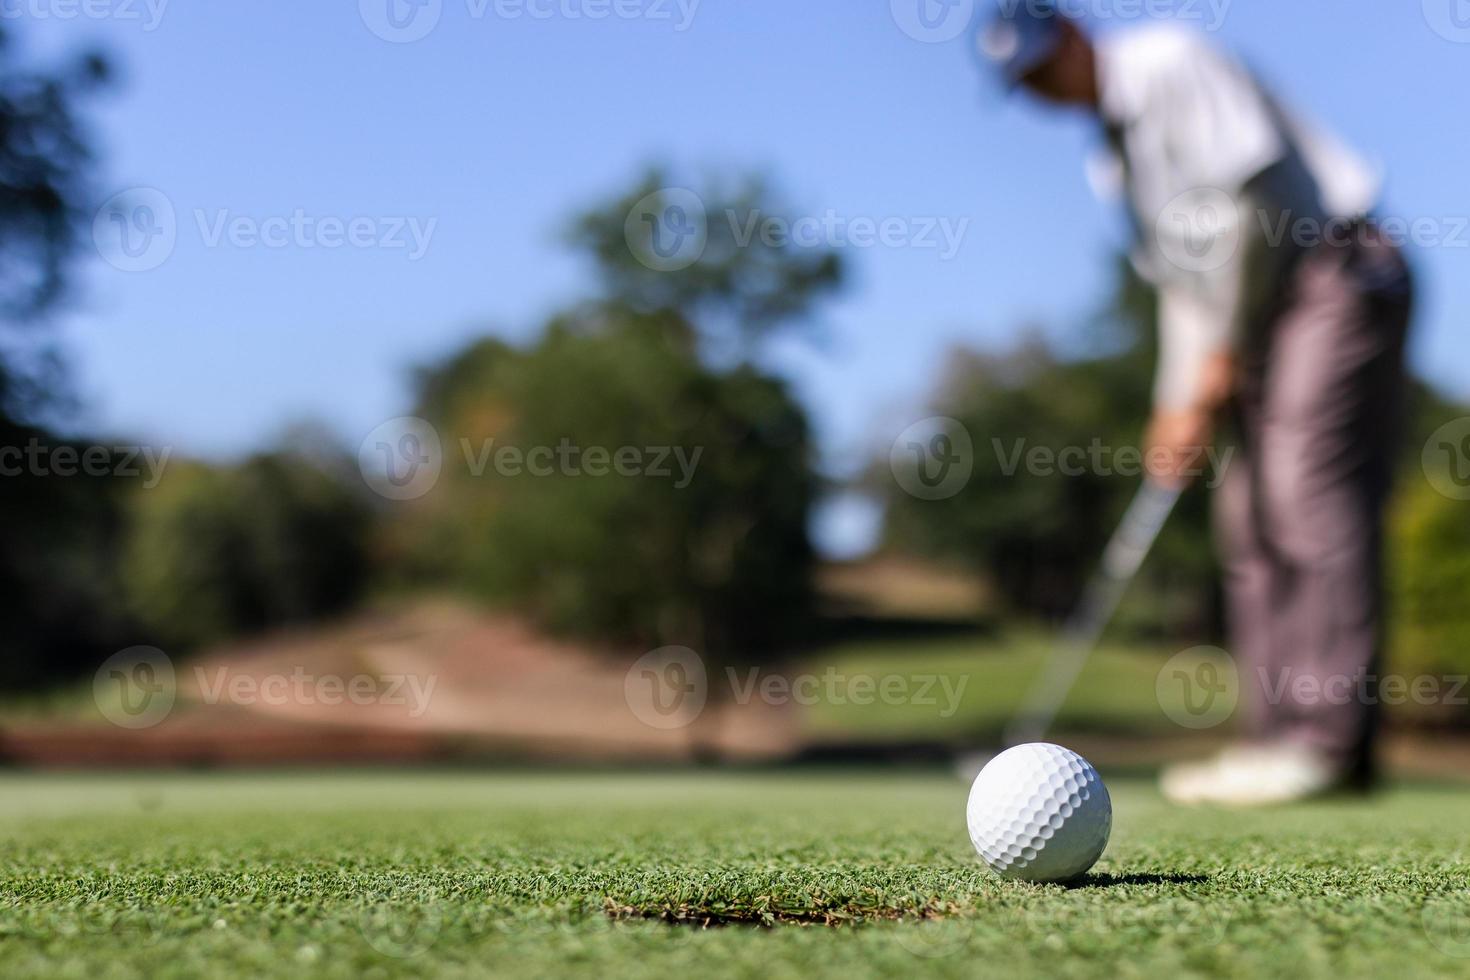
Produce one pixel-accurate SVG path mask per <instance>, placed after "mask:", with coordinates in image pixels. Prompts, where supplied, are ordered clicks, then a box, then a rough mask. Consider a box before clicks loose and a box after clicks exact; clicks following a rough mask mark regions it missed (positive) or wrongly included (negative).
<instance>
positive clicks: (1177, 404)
mask: <svg viewBox="0 0 1470 980" xmlns="http://www.w3.org/2000/svg"><path fill="white" fill-rule="evenodd" d="M1236 205H1237V210H1238V218H1237V226H1236V247H1235V248H1234V249H1233V251H1232V252H1231V254H1230V256H1229V258H1228V259H1227V260H1226V261H1225V262H1224V264H1222V265H1220V266H1219V267H1218V268H1215V269H1210V270H1207V271H1204V272H1201V273H1198V274H1196V275H1194V276H1191V277H1189V278H1187V279H1181V280H1175V281H1170V282H1166V283H1164V284H1163V285H1161V286H1160V288H1159V363H1158V372H1157V375H1156V377H1155V381H1154V408H1155V410H1156V411H1159V412H1186V411H1214V410H1215V409H1217V408H1219V407H1220V405H1221V403H1222V402H1223V401H1224V400H1225V398H1226V397H1228V395H1229V392H1230V386H1231V381H1232V379H1231V376H1230V375H1231V373H1232V371H1233V365H1234V363H1235V361H1236V359H1237V357H1238V355H1239V353H1240V348H1241V342H1242V339H1243V338H1244V336H1245V332H1246V331H1245V327H1246V322H1247V320H1248V319H1249V317H1250V316H1251V311H1252V310H1253V309H1254V308H1255V305H1256V302H1257V300H1258V299H1259V298H1260V296H1261V295H1263V293H1264V291H1265V290H1266V289H1267V288H1268V286H1267V283H1268V282H1269V281H1270V280H1271V278H1272V274H1271V272H1270V268H1271V263H1272V261H1273V260H1274V258H1275V256H1274V255H1273V254H1272V252H1271V250H1270V243H1269V241H1268V238H1267V235H1266V232H1265V227H1266V225H1265V223H1264V222H1262V221H1261V220H1260V217H1259V215H1260V209H1259V202H1258V198H1257V196H1256V195H1254V194H1253V193H1252V192H1251V191H1250V190H1245V191H1242V192H1240V193H1239V194H1238V195H1237V197H1236Z"/></svg>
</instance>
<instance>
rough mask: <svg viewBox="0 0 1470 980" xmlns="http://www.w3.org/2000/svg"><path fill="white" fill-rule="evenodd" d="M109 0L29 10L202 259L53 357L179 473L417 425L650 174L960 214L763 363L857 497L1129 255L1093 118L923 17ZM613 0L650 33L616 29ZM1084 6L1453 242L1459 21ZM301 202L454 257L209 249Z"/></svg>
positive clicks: (105, 272) (578, 274) (1419, 342)
mask: <svg viewBox="0 0 1470 980" xmlns="http://www.w3.org/2000/svg"><path fill="white" fill-rule="evenodd" d="M93 2H94V3H95V4H96V6H94V7H92V8H90V9H91V10H92V11H93V12H94V13H102V14H105V15H106V16H102V17H93V16H73V17H68V16H66V15H67V13H68V12H75V11H77V10H78V9H79V5H78V4H77V3H76V2H75V0H22V2H19V3H16V4H11V5H7V6H6V8H5V11H6V13H5V16H6V17H7V18H9V19H11V20H15V21H20V22H21V23H18V24H17V27H16V31H17V33H18V34H19V35H20V36H21V37H22V38H24V39H25V41H26V43H27V44H28V45H29V47H30V48H31V49H32V50H35V51H36V52H37V53H40V54H44V53H47V52H52V51H57V50H62V49H65V48H66V47H69V46H72V45H76V44H80V43H85V42H97V43H100V44H102V45H103V46H105V47H106V48H108V49H109V50H110V51H111V52H112V53H113V54H114V55H115V56H116V58H117V60H118V61H119V62H120V65H121V67H122V76H123V81H122V85H121V86H120V87H119V89H118V91H117V92H116V93H115V94H112V95H110V96H108V97H106V98H105V99H104V100H103V101H102V102H101V104H100V105H99V106H98V107H97V111H96V113H95V117H96V119H97V122H98V124H99V127H100V132H101V135H102V137H103V144H104V153H105V160H106V185H107V188H108V189H109V190H116V191H122V190H125V189H128V188H134V187H149V188H154V189H156V190H157V191H158V192H160V193H161V194H162V195H163V196H164V197H165V198H166V200H167V202H168V203H169V205H171V206H172V208H173V209H174V211H175V213H176V216H177V240H176V242H175V244H174V247H173V249H172V251H171V253H169V254H168V256H167V259H166V261H163V262H162V264H161V265H158V266H157V267H156V268H153V269H150V270H148V271H143V272H126V271H122V270H120V269H118V268H115V267H114V266H113V265H111V264H109V263H108V262H106V261H103V258H102V257H101V256H100V255H99V256H94V257H93V258H92V260H91V261H89V262H88V263H87V265H86V268H85V269H84V275H83V283H82V285H83V290H82V293H81V295H80V296H79V298H78V301H77V303H76V305H75V308H74V309H72V310H70V311H68V312H66V314H65V315H64V316H62V318H61V321H62V328H63V332H62V336H63V337H64V338H65V341H66V344H67V347H68V349H69V351H70V352H71V354H72V357H73V363H74V365H75V367H76V372H77V378H78V381H79V384H80V387H81V390H82V393H83V395H84V396H85V397H86V399H87V403H88V408H87V411H88V422H89V423H90V424H92V425H94V426H96V427H100V428H102V429H105V430H107V431H109V432H112V433H119V434H127V435H129V436H132V437H135V438H144V439H148V440H150V441H154V442H161V443H167V444H170V445H173V446H175V447H177V451H180V452H193V453H201V454H209V455H215V456H221V455H229V454H234V453H238V452H241V451H244V450H247V449H249V448H252V447H255V446H258V445H261V444H263V443H264V442H266V441H268V440H270V439H271V438H272V437H273V436H275V435H276V434H277V433H279V431H280V430H281V428H282V427H283V426H285V425H286V424H288V423H290V422H292V421H295V420H300V419H304V418H315V419H320V420H323V421H325V422H326V423H327V424H329V425H330V426H331V427H332V428H334V429H335V430H337V431H338V432H340V433H341V434H342V437H343V439H344V441H345V442H348V443H349V444H351V445H356V443H357V442H358V441H359V440H360V439H361V438H362V436H363V435H365V434H366V433H367V432H368V431H369V430H371V429H372V428H373V427H374V426H375V425H377V424H378V423H379V422H381V421H383V420H384V419H387V418H391V417H393V416H395V415H398V414H402V411H403V410H404V409H405V408H406V407H407V402H408V389H407V384H406V382H407V369H408V368H409V367H410V366H411V365H413V364H415V363H422V362H424V361H426V360H429V359H432V358H434V357H436V356H438V355H441V354H443V353H444V352H447V351H449V350H451V349H453V348H454V347H455V346H456V345H457V344H459V343H460V342H462V341H463V340H465V339H466V338H468V337H470V336H473V335H476V334H478V333H481V332H484V331H487V330H491V331H495V332H497V333H500V334H503V335H505V336H508V337H512V338H517V337H526V336H528V335H529V334H530V333H531V332H532V331H533V330H534V329H535V328H536V326H537V324H538V323H539V322H540V321H541V320H542V319H543V318H544V317H545V315H546V314H547V313H549V312H551V311H552V310H554V309H556V308H557V307H559V306H561V305H562V304H564V303H565V302H566V301H567V300H568V299H569V298H572V297H576V296H579V295H583V294H585V293H586V292H587V290H588V288H589V283H588V281H587V268H586V267H585V266H584V265H583V264H581V262H580V261H579V260H577V259H576V258H575V257H574V256H573V255H571V254H570V253H569V252H568V251H567V250H566V249H565V248H564V247H563V246H562V244H561V243H560V241H559V240H558V231H559V228H560V227H561V226H562V225H563V222H564V220H565V218H566V216H567V215H568V214H569V213H570V212H572V211H574V210H575V209H577V208H578V207H580V206H582V205H585V204H587V203H589V202H593V201H597V200H599V199H601V198H602V197H604V196H606V195H607V194H608V193H610V192H612V191H615V190H619V189H622V188H624V187H625V186H626V185H627V184H628V183H629V182H630V181H631V180H632V179H633V178H634V177H635V176H636V175H638V174H639V173H640V171H641V169H642V168H643V166H644V165H645V164H648V163H650V162H671V163H672V164H674V165H675V167H676V168H678V169H679V170H681V171H682V172H684V173H692V174H696V175H697V174H700V173H704V172H716V173H720V172H731V171H745V170H760V171H763V172H766V173H769V174H770V175H771V176H772V177H773V178H774V179H775V180H776V182H777V184H778V185H779V187H780V188H781V189H782V190H783V192H784V197H785V198H786V199H787V200H788V201H789V202H790V203H791V204H792V206H793V209H794V210H795V211H796V212H797V213H800V214H811V215H815V216H822V215H824V214H825V213H827V212H828V211H829V210H831V211H833V212H835V213H836V214H837V215H839V216H841V217H844V218H848V219H854V218H866V219H872V220H882V219H885V218H895V217H896V218H903V219H906V220H908V221H911V222H912V221H922V220H925V219H938V220H944V219H947V220H949V221H950V222H952V223H955V222H960V221H964V220H968V222H969V224H968V226H967V228H966V232H965V235H964V237H963V238H962V240H961V243H960V247H959V249H958V250H957V252H955V254H953V255H952V256H946V255H944V254H943V253H942V250H937V249H925V248H913V247H908V248H893V247H872V248H853V249H849V252H850V255H849V258H850V261H851V266H852V270H853V277H852V284H851V287H850V289H849V290H848V291H847V292H846V294H845V295H844V296H843V297H842V298H841V299H840V300H839V301H837V302H834V303H832V304H831V305H830V306H828V307H827V308H826V309H825V311H824V314H823V318H822V319H823V327H824V333H825V339H824V340H823V341H822V342H821V343H807V342H795V341H793V342H786V343H782V344H781V345H779V346H778V347H777V348H775V349H773V350H772V351H771V352H770V354H769V360H770V362H771V364H772V366H774V367H775V368H777V369H779V370H780V371H782V372H783V373H784V374H786V375H787V376H789V377H790V378H791V379H792V381H793V383H794V384H795V386H796V388H797V390H798V391H799V393H800V395H801V397H802V398H803V399H804V400H805V402H806V403H807V404H808V406H809V407H810V409H811V410H812V412H813V414H814V417H815V419H816V422H817V425H818V429H819V432H820V435H821V438H822V445H823V447H824V452H825V457H826V462H827V466H828V468H829V469H830V470H831V471H832V472H834V473H837V474H841V473H843V472H848V471H850V470H852V469H853V468H854V467H856V466H857V465H858V464H859V463H860V462H861V461H862V460H863V459H865V458H867V457H868V455H869V454H871V453H873V452H875V451H882V450H885V449H886V446H887V445H888V443H889V442H891V440H892V438H893V436H894V435H895V434H896V433H897V432H898V431H900V430H901V429H903V428H904V427H905V426H906V425H907V424H908V423H910V422H912V421H914V420H915V419H917V418H920V417H922V415H923V414H925V413H923V412H922V399H923V393H924V389H925V386H926V385H927V384H928V383H929V382H930V381H932V379H933V378H934V377H935V375H936V373H937V372H938V371H939V370H940V369H941V368H942V366H943V358H944V354H945V352H946V351H947V350H949V349H950V348H951V346H952V345H953V344H955V343H968V344H976V345H986V344H1000V343H1004V342H1005V341H1006V340H1007V339H1008V338H1010V337H1011V336H1013V335H1014V332H1015V329H1016V327H1017V325H1018V324H1021V323H1027V322H1030V323H1044V324H1050V325H1052V326H1053V327H1056V328H1059V329H1060V328H1064V327H1065V326H1066V325H1067V324H1070V323H1076V322H1078V321H1079V320H1081V319H1082V318H1083V317H1084V316H1085V315H1086V314H1087V312H1088V311H1089V310H1090V309H1092V308H1093V307H1094V306H1095V305H1096V303H1097V302H1098V299H1099V297H1100V295H1101V291H1102V290H1103V288H1104V286H1105V283H1106V269H1107V263H1108V257H1109V255H1110V254H1111V253H1112V252H1113V251H1114V250H1115V248H1116V247H1117V245H1118V243H1119V242H1120V240H1121V239H1120V225H1119V223H1118V221H1117V220H1116V216H1113V215H1109V214H1108V213H1107V212H1106V211H1105V210H1104V209H1102V208H1101V207H1100V206H1099V205H1098V204H1097V203H1096V201H1095V200H1094V199H1093V197H1092V195H1091V193H1090V192H1089V191H1088V189H1087V186H1086V183H1085V181H1084V178H1083V175H1082V160H1083V157H1084V154H1085V151H1086V148H1087V147H1088V146H1089V145H1090V142H1091V139H1092V134H1091V131H1090V129H1089V127H1088V126H1086V125H1085V124H1084V123H1083V122H1082V121H1080V120H1076V119H1069V118H1065V117H1058V116H1053V115H1049V114H1046V113H1042V112H1037V111H1034V107H1033V106H1030V105H1028V104H1026V103H1025V102H1024V101H1017V102H1006V101H1003V100H1000V99H998V98H996V97H995V96H994V93H989V94H987V93H986V92H985V90H984V88H983V87H982V86H981V84H980V82H979V80H978V77H977V72H976V70H975V65H974V62H973V60H972V58H971V57H970V54H969V47H968V40H967V38H968V35H967V34H962V35H960V36H959V37H958V38H956V39H954V40H949V41H945V42H929V41H921V40H918V39H916V38H914V37H913V36H911V35H910V33H908V32H906V31H905V30H904V29H903V27H902V26H901V22H904V23H908V24H909V25H910V26H912V24H913V21H912V18H911V12H912V9H913V8H914V7H915V5H916V4H917V3H919V2H920V0H893V2H892V3H890V2H889V0H867V2H859V0H801V2H792V0H702V2H699V3H694V0H682V4H681V0H617V4H618V6H617V7H616V8H613V5H612V0H524V2H522V0H498V2H499V6H497V0H426V2H427V3H429V4H430V6H429V7H426V8H425V9H424V11H421V12H420V16H421V17H425V16H429V15H431V14H434V13H437V15H438V20H437V22H435V23H434V26H433V28H432V30H429V31H428V33H427V35H426V36H424V37H423V38H422V39H420V40H417V41H413V42H412V43H395V42H392V41H389V40H385V39H384V38H383V37H380V36H379V35H378V34H376V33H374V30H373V29H372V28H371V27H370V24H372V25H374V26H376V27H377V28H378V30H379V32H380V33H388V34H390V35H391V33H392V32H391V30H389V29H386V28H385V25H386V21H385V20H384V19H383V18H384V14H385V11H386V10H387V6H386V5H387V3H388V0H362V2H361V3H354V2H352V0H334V2H325V3H318V2H313V3H302V2H300V0H295V2H289V0H252V2H250V3H234V4H223V3H200V2H194V3H184V2H182V0H174V2H172V3H164V4H163V5H162V6H160V2H161V0H152V7H151V8H150V6H149V4H148V3H146V2H145V0H93ZM397 2H402V0H397ZM930 2H935V3H937V2H938V0H930ZM955 2H956V3H957V4H958V8H957V9H959V11H960V12H961V13H963V8H964V6H965V4H966V3H967V2H968V0H955ZM984 2H985V0H981V3H982V4H983V3H984ZM599 4H601V5H602V8H601V9H609V8H613V9H618V10H622V11H624V12H626V13H630V14H634V15H636V16H630V17H620V16H608V17H602V18H598V17H595V16H592V15H593V14H594V13H596V11H597V10H598V9H599V6H598V5H599ZM1085 6H1087V7H1088V9H1090V10H1092V11H1094V12H1095V14H1096V15H1097V16H1096V20H1097V22H1098V23H1099V24H1100V26H1102V27H1104V28H1106V29H1116V28H1117V27H1119V26H1126V25H1127V24H1128V23H1136V20H1129V19H1128V17H1127V16H1125V15H1127V14H1128V13H1129V12H1130V10H1131V9H1136V8H1141V7H1152V8H1153V9H1155V10H1168V11H1173V12H1174V13H1175V15H1176V16H1178V17H1179V18H1180V19H1186V20H1188V21H1189V22H1190V23H1191V24H1194V25H1196V26H1217V27H1218V30H1215V31H1213V32H1212V33H1213V34H1214V35H1215V36H1216V37H1218V38H1219V39H1220V41H1221V42H1222V43H1225V44H1228V45H1230V46H1232V47H1234V48H1235V49H1237V50H1239V51H1241V52H1243V53H1245V54H1246V55H1247V56H1248V57H1249V59H1250V60H1251V61H1252V63H1253V64H1255V65H1256V66H1257V67H1258V68H1259V69H1260V70H1261V71H1262V73H1263V74H1264V75H1265V76H1266V77H1267V78H1268V79H1271V80H1273V81H1275V82H1277V83H1278V88H1279V89H1280V90H1281V91H1282V92H1283V93H1284V95H1285V97H1286V98H1287V100H1288V101H1289V102H1291V103H1293V104H1295V105H1296V106H1298V107H1299V108H1301V109H1304V110H1306V111H1308V112H1309V113H1312V114H1315V115H1316V116H1317V117H1318V118H1319V119H1321V120H1322V121H1324V122H1326V123H1327V124H1329V125H1330V126H1332V127H1333V128H1335V129H1337V130H1338V131H1339V132H1340V133H1341V134H1343V135H1344V136H1346V137H1347V138H1348V139H1349V140H1350V141H1352V142H1354V143H1355V144H1356V145H1358V146H1359V147H1360V148H1362V149H1363V150H1365V151H1366V152H1367V153H1368V154H1369V155H1370V156H1372V157H1373V158H1375V159H1376V160H1379V161H1381V162H1382V163H1383V165H1384V166H1385V167H1386V169H1387V171H1388V173H1389V185H1388V194H1387V198H1386V206H1385V210H1386V211H1387V212H1388V213H1390V214H1394V215H1401V216H1404V217H1411V218H1418V217H1428V218H1434V219H1437V220H1438V221H1440V222H1442V223H1443V227H1444V228H1445V229H1446V231H1445V234H1446V235H1447V236H1452V237H1453V231H1454V224H1455V220H1456V219H1458V218H1463V217H1466V216H1470V196H1467V195H1466V194H1465V193H1464V188H1465V172H1466V166H1467V161H1470V128H1467V127H1466V126H1465V125H1464V108H1463V99H1464V91H1465V82H1466V80H1467V79H1470V4H1466V3H1464V2H1462V0H1423V2H1422V3H1421V0H1399V2H1394V3H1384V2H1382V0H1296V2H1293V3H1290V4H1284V3H1249V4H1248V3H1245V2H1244V0H1235V2H1230V0H1147V2H1146V0H1090V2H1088V3H1086V4H1085ZM407 9H408V8H407V7H400V8H399V10H400V11H403V10H407ZM931 9H933V10H942V8H941V7H934V8H931ZM15 11H20V12H21V14H22V15H21V16H19V17H16V16H15V15H14V13H15ZM409 23H410V24H415V23H416V24H418V25H420V26H422V25H423V24H424V23H425V21H423V20H419V21H417V22H409ZM941 23H943V22H941ZM296 213H301V214H303V215H306V216H309V217H312V218H316V219H320V218H335V219H340V220H342V221H344V222H345V221H347V220H348V219H352V218H355V217H362V216H367V217H369V218H372V219H373V220H374V221H375V222H377V223H376V224H375V225H374V226H373V227H374V229H375V234H378V235H383V234H388V233H389V231H391V224H392V222H393V221H394V220H396V219H402V220H404V221H417V222H418V223H419V225H420V227H421V228H422V227H428V223H429V222H433V225H432V234H431V235H430V236H429V238H428V242H427V248H426V249H425V250H424V252H423V254H422V256H419V257H413V255H412V254H411V253H412V251H413V250H412V249H411V248H385V247H341V248H335V249H325V248H320V247H317V248H304V247H300V246H298V245H294V244H292V245H288V246H286V247H265V246H262V245H259V244H250V243H249V242H248V241H239V242H237V243H235V244H230V243H229V241H228V236H226V239H225V240H222V241H221V242H215V243H211V240H210V235H211V231H210V229H211V228H215V227H217V226H218V223H219V222H220V221H222V220H233V219H237V218H243V219H246V222H247V223H248V224H252V225H254V224H259V223H260V222H264V221H266V220H268V219H271V218H280V217H285V218H290V216H292V215H293V214H296ZM201 222H203V227H201ZM405 235H406V233H405ZM1467 259H1470V230H1462V231H1460V232H1459V233H1458V236H1457V237H1455V238H1454V241H1452V242H1450V243H1447V244H1443V245H1439V246H1436V247H1430V248H1421V249H1418V250H1416V260H1417V264H1418V265H1419V267H1420V268H1421V270H1422V271H1423V272H1424V274H1425V289H1424V302H1423V307H1422V315H1421V317H1420V319H1419V324H1418V327H1419V330H1418V333H1417V336H1416V338H1415V341H1414V346H1413V358H1414V362H1415V364H1416V366H1417V367H1418V368H1419V369H1420V370H1421V371H1422V372H1424V373H1427V374H1428V375H1429V376H1431V377H1432V378H1433V379H1435V380H1436V381H1438V382H1439V383H1440V384H1442V385H1443V386H1445V387H1446V388H1447V389H1449V390H1450V391H1452V392H1453V393H1456V394H1460V395H1470V356H1467V355H1470V339H1467V336H1466V332H1465V331H1464V330H1463V329H1462V324H1463V323H1464V321H1465V319H1466V315H1467V313H1470V275H1467V271H1470V270H1467ZM850 519H854V520H855V518H850ZM835 524H836V525H843V524H844V521H843V520H841V519H838V520H836V521H835ZM848 531H849V532H851V527H849V528H848ZM827 533H828V534H829V535H836V536H841V534H842V533H843V532H842V531H841V529H840V528H838V530H833V528H832V527H828V528H827Z"/></svg>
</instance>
